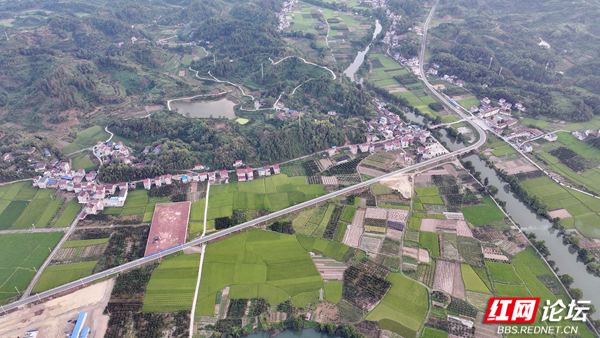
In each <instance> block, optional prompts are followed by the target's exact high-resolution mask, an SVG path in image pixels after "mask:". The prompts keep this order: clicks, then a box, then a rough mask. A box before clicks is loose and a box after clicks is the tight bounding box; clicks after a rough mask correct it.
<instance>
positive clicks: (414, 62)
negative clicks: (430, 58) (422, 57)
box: [394, 52, 419, 67]
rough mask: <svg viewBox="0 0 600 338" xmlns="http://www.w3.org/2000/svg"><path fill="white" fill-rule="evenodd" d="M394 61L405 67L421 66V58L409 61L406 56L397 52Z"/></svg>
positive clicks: (412, 58)
mask: <svg viewBox="0 0 600 338" xmlns="http://www.w3.org/2000/svg"><path fill="white" fill-rule="evenodd" d="M394 60H396V61H398V62H400V63H401V64H403V65H407V66H409V67H412V66H418V65H419V58H418V57H416V56H413V57H411V58H409V59H407V58H405V57H404V56H402V55H400V53H399V52H396V54H394Z"/></svg>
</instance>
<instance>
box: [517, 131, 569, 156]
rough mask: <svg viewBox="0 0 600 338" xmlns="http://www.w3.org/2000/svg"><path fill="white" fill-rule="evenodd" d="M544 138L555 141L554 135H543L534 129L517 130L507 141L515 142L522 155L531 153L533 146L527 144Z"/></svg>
mask: <svg viewBox="0 0 600 338" xmlns="http://www.w3.org/2000/svg"><path fill="white" fill-rule="evenodd" d="M541 137H544V139H546V140H549V141H551V142H552V141H556V138H557V137H556V135H555V134H544V132H542V131H541V130H538V129H535V128H526V129H521V130H517V131H515V132H514V133H511V134H510V135H509V136H508V139H509V140H512V141H515V142H516V144H517V146H518V147H519V149H521V151H522V152H524V153H529V152H532V151H533V146H532V145H531V144H529V143H527V142H529V141H534V140H537V139H538V138H541Z"/></svg>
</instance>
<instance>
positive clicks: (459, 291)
mask: <svg viewBox="0 0 600 338" xmlns="http://www.w3.org/2000/svg"><path fill="white" fill-rule="evenodd" d="M454 269H455V270H454V283H453V284H454V287H453V288H452V295H453V296H454V297H458V298H462V299H466V297H467V296H466V293H465V282H464V281H463V279H462V272H461V270H460V264H459V263H454Z"/></svg>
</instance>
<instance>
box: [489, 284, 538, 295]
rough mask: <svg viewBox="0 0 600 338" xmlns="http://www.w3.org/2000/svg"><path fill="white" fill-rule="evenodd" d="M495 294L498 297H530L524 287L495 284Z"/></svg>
mask: <svg viewBox="0 0 600 338" xmlns="http://www.w3.org/2000/svg"><path fill="white" fill-rule="evenodd" d="M496 293H497V294H498V297H531V293H530V292H529V289H528V288H527V287H526V286H525V285H507V284H502V283H496Z"/></svg>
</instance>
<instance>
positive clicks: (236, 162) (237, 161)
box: [233, 160, 244, 168]
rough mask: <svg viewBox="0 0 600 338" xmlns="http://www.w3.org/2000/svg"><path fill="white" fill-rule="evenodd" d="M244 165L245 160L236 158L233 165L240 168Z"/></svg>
mask: <svg viewBox="0 0 600 338" xmlns="http://www.w3.org/2000/svg"><path fill="white" fill-rule="evenodd" d="M243 165H244V161H242V160H236V161H235V162H233V166H234V167H236V168H238V167H241V166H243Z"/></svg>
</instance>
